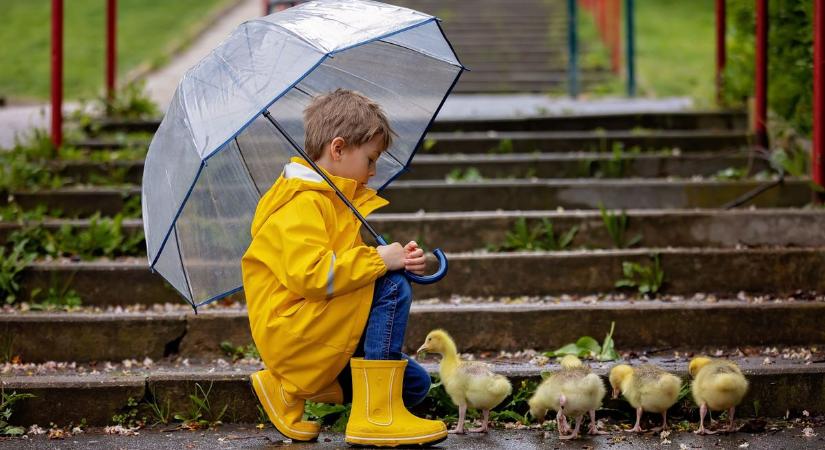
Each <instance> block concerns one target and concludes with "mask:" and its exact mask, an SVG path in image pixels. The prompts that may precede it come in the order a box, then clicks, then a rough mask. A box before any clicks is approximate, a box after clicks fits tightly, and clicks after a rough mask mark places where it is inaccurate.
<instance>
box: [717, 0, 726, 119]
mask: <svg viewBox="0 0 825 450" xmlns="http://www.w3.org/2000/svg"><path fill="white" fill-rule="evenodd" d="M726 28H727V13H726V11H725V0H716V104H717V105H721V104H722V95H723V93H724V90H723V89H724V86H723V85H724V82H725V60H726V59H727V55H726V53H725V34H726Z"/></svg>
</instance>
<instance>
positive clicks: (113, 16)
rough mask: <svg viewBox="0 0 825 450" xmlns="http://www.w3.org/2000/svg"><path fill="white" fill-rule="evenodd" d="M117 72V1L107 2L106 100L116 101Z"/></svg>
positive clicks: (109, 0) (107, 0) (108, 0)
mask: <svg viewBox="0 0 825 450" xmlns="http://www.w3.org/2000/svg"><path fill="white" fill-rule="evenodd" d="M116 71H117V0H106V99H107V100H108V101H110V102H111V101H112V100H114V99H115V81H116V80H115V76H116Z"/></svg>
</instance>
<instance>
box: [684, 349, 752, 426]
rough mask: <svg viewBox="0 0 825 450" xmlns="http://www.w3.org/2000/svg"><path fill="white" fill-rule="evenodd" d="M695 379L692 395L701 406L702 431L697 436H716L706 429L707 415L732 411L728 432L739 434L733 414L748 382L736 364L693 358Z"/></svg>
mask: <svg viewBox="0 0 825 450" xmlns="http://www.w3.org/2000/svg"><path fill="white" fill-rule="evenodd" d="M688 371H689V372H690V376H691V377H693V383H692V384H691V391H692V392H693V399H694V400H695V401H696V404H697V405H699V429H698V430H696V431H695V433H696V434H714V433H715V431H714V432H711V431H709V430H707V429H705V413H707V411H708V410H711V411H724V410H728V419H729V422H728V427H727V430H726V431H736V429H735V428H734V426H733V414H734V413H735V412H736V405H738V404H739V403H740V402H741V401H742V398H743V397H744V396H745V393H746V392H747V391H748V380H747V379H745V376H744V375H742V370H740V369H739V366H737V365H736V364H735V363H732V362H730V361H725V360H721V359H710V358H706V357H698V358H693V360H691V361H690V366H689V368H688Z"/></svg>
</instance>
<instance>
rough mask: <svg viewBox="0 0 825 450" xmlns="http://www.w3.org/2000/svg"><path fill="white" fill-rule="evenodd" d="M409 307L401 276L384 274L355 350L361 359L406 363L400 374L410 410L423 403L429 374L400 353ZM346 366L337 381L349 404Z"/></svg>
mask: <svg viewBox="0 0 825 450" xmlns="http://www.w3.org/2000/svg"><path fill="white" fill-rule="evenodd" d="M411 305H412V288H411V287H410V283H409V281H407V278H406V277H405V276H404V273H403V272H400V271H398V272H388V273H387V274H386V275H385V276H383V277H381V278H379V279H378V280H376V281H375V293H374V294H373V297H372V308H371V309H370V316H369V319H367V326H366V328H365V329H364V333H363V334H362V335H361V342H360V343H359V344H358V348H356V350H355V356H356V357H363V358H364V359H385V360H399V359H406V360H407V368H406V369H405V370H404V391H403V395H402V397H403V399H404V405H405V406H406V407H408V408H411V407H413V406H415V405H417V404H419V403H421V402H422V401H423V400H424V397H426V396H427V392H428V391H429V390H430V374H428V373H427V371H426V370H424V368H423V367H421V365H420V364H418V363H417V362H415V360H413V359H410V358H409V357H408V356H407V355H405V354H404V353H402V352H401V348H402V346H403V344H404V333H405V332H406V331H407V319H408V317H409V315H410V306H411ZM350 370H351V369H350V367H349V364H347V367H345V368H344V370H343V371H342V372H341V374H339V375H338V381H339V382H340V383H341V387H342V388H343V390H344V403H349V402H351V401H352V373H351V371H350Z"/></svg>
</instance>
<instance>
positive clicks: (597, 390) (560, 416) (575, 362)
mask: <svg viewBox="0 0 825 450" xmlns="http://www.w3.org/2000/svg"><path fill="white" fill-rule="evenodd" d="M606 393H607V391H606V389H605V387H604V382H603V381H602V379H601V377H599V376H598V375H596V374H595V373H592V372H591V371H590V368H589V367H587V366H585V365H584V364H582V362H581V360H579V358H576V357H575V356H572V355H568V356H565V357H564V358H562V360H561V370H559V371H557V372H555V373H553V374H551V375H550V376H549V377H547V379H546V380H544V381H543V382H542V383H541V385H540V386H539V387H538V389H536V392H535V393H534V394H533V397H532V398H530V400H529V401H528V404H529V405H530V414H531V415H532V416H533V417H535V418H536V419H538V420H541V419H543V418H544V415H545V414H547V410H548V409H552V410H554V411H556V422H557V423H558V427H559V439H575V438H576V437H578V435H579V428H580V427H581V422H582V418H583V417H584V414H585V413H588V412H589V413H590V430H589V431H588V433H589V434H606V433H604V432H603V431H599V430H598V429H597V428H596V409H597V408H599V407H600V406H601V405H602V399H603V398H604V395H605V394H606ZM566 415H569V416H571V417H575V418H576V428H575V429H574V430H572V433H570V431H571V430H570V425H569V424H568V423H567V417H566ZM567 433H570V434H567Z"/></svg>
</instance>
